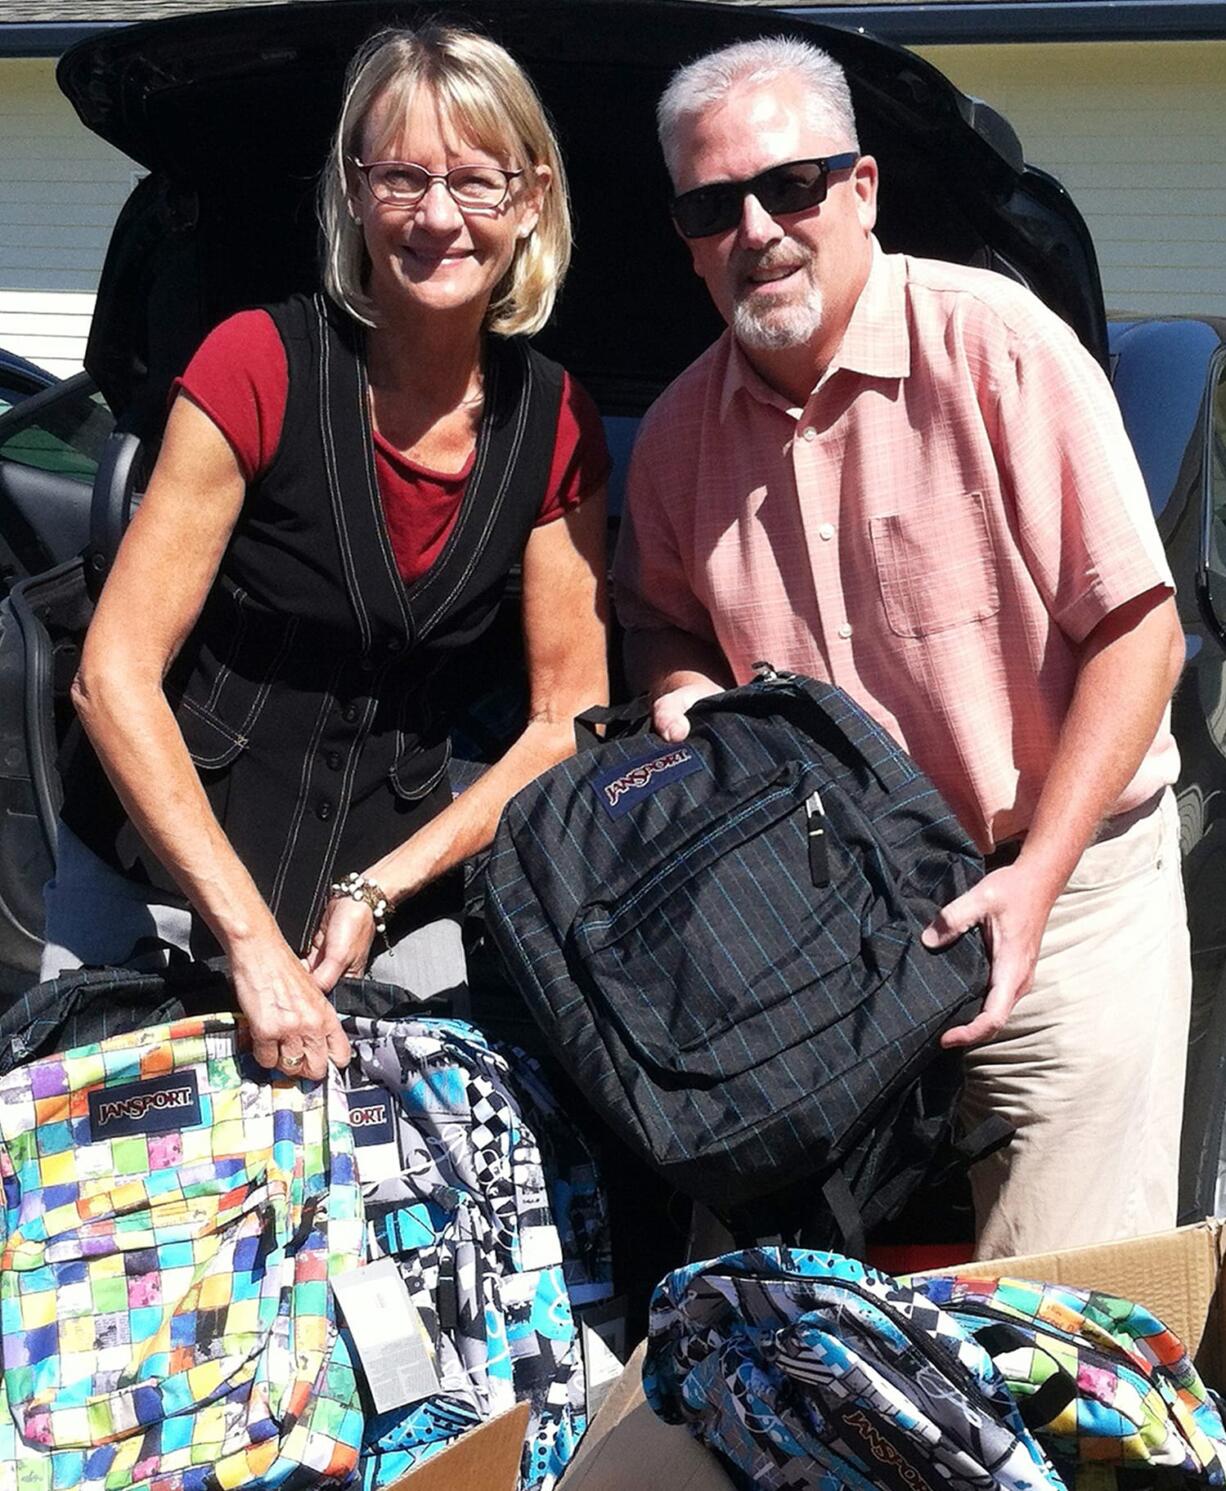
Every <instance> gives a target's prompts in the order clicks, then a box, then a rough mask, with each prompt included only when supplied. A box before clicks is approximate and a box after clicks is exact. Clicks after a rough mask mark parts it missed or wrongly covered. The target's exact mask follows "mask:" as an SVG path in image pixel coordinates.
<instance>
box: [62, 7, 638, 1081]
mask: <svg viewBox="0 0 1226 1491" xmlns="http://www.w3.org/2000/svg"><path fill="white" fill-rule="evenodd" d="M321 197H322V214H321V215H322V220H323V226H324V237H325V248H326V273H325V282H326V288H327V294H326V296H325V295H324V294H319V295H317V296H315V297H314V298H307V297H295V298H293V299H291V300H290V301H288V302H286V303H285V304H283V305H281V306H276V307H272V308H270V309H269V310H267V311H255V312H244V313H243V314H241V315H239V316H236V317H233V318H231V319H230V320H229V321H227V322H225V323H223V324H222V326H220V327H219V328H217V330H216V331H214V332H213V333H212V334H211V335H210V337H209V338H208V339H207V340H206V342H205V343H204V345H203V346H202V347H201V349H200V351H199V352H198V354H197V355H196V357H195V358H194V359H193V361H192V363H191V365H190V366H189V368H188V370H187V372H186V373H185V375H184V377H183V379H182V380H181V381H180V384H179V386H178V389H177V396H176V397H175V400H174V403H173V406H172V408H171V411H170V415H169V419H168V422H167V426H166V432H165V438H164V442H163V445H162V450H161V454H160V456H159V459H158V462H157V466H156V469H155V471H154V473H153V476H152V478H151V480H150V483H149V488H148V492H147V494H146V496H145V498H144V501H143V502H142V504H141V506H140V509H139V511H138V512H137V514H136V516H135V518H134V519H133V521H132V524H131V527H130V529H129V531H128V533H127V535H126V536H125V538H124V542H123V544H122V546H121V548H120V551H119V554H118V556H117V558H116V561H115V565H114V568H113V570H112V573H111V575H110V577H109V579H108V581H107V585H106V588H105V591H104V593H103V595H102V598H101V600H100V602H99V605H98V608H97V612H96V614H95V617H94V620H93V623H92V625H91V627H90V631H89V635H88V637H87V640H86V645H85V649H84V654H83V657H82V661H81V667H80V671H79V674H78V677H77V679H76V682H75V684H74V688H73V696H74V701H75V703H76V707H77V711H78V714H79V716H80V718H81V721H82V723H83V725H84V727H85V731H86V734H87V735H88V737H89V740H90V742H91V743H92V746H93V748H94V751H96V753H97V758H99V759H100V760H101V763H102V765H103V766H104V767H105V770H106V774H107V776H108V777H109V778H110V781H111V782H112V783H113V785H114V789H115V793H117V795H118V800H119V801H118V802H117V801H115V798H114V794H111V793H110V792H109V791H108V790H104V791H100V790H99V788H100V783H101V776H100V773H98V772H97V770H96V767H95V768H93V769H92V770H91V762H90V759H89V758H88V757H87V756H84V755H83V756H82V757H81V758H80V759H79V760H77V761H76V762H75V763H73V765H72V766H71V767H70V769H69V770H68V772H67V781H66V796H65V806H64V813H63V819H64V824H65V825H66V829H67V832H66V833H65V834H64V838H63V842H62V844H61V852H60V858H59V865H58V868H57V878H56V880H55V881H53V882H52V883H51V885H50V886H49V887H48V895H47V911H48V944H49V952H48V960H47V961H46V962H45V965H44V967H45V970H46V971H47V972H51V971H56V969H57V968H60V967H64V966H69V965H71V964H72V963H74V962H100V961H109V962H126V961H133V960H134V959H135V958H136V957H137V956H138V955H139V953H140V951H141V948H140V946H135V947H134V946H133V945H132V944H133V943H134V941H135V940H136V938H135V936H134V930H133V929H134V928H135V929H136V935H139V931H140V930H142V929H143V930H144V931H145V932H146V933H148V932H151V931H154V929H155V927H156V932H155V935H156V936H157V937H158V938H160V939H161V940H163V941H169V942H172V943H177V944H180V945H191V946H192V947H193V948H194V949H195V950H200V949H201V948H203V947H207V946H208V945H209V944H208V937H207V933H211V936H212V938H213V939H215V942H216V943H217V944H219V945H220V947H221V948H222V950H223V951H224V952H225V953H226V954H227V955H228V957H229V960H230V967H231V972H232V976H233V980H234V987H235V992H236V994H237V998H238V1002H239V1005H240V1007H241V1009H242V1010H243V1012H244V1013H245V1014H246V1016H247V1017H248V1019H249V1021H250V1024H251V1030H252V1036H253V1044H254V1052H255V1056H256V1058H257V1059H258V1060H259V1061H260V1062H261V1063H262V1064H263V1065H264V1066H267V1067H274V1066H276V1067H279V1068H281V1069H282V1070H283V1071H286V1072H288V1073H292V1074H305V1075H307V1076H310V1077H319V1076H322V1075H323V1072H324V1070H325V1066H326V1062H327V1060H328V1059H329V1058H331V1059H332V1060H334V1061H336V1062H338V1063H339V1062H344V1061H346V1060H347V1059H348V1055H349V1052H348V1045H347V1042H346V1040H345V1037H344V1035H343V1033H342V1032H341V1030H340V1028H339V1025H338V1023H337V1019H336V1016H335V1014H334V1013H333V1011H332V1009H331V1007H330V1005H329V1003H328V1001H327V999H326V998H325V997H324V994H325V992H326V991H327V990H328V989H330V988H331V987H332V985H333V984H334V983H335V981H336V980H337V978H339V977H340V976H341V975H342V974H344V973H346V972H350V973H358V972H363V971H365V969H366V967H367V963H368V960H369V958H370V956H371V952H372V947H373V946H374V940H375V937H376V932H377V931H378V930H380V929H381V928H382V927H383V925H384V924H386V927H387V934H388V937H389V939H390V940H391V941H392V942H393V943H394V944H395V946H394V948H393V956H392V961H391V966H390V969H389V967H388V965H387V960H386V958H385V959H384V961H383V962H382V963H381V962H378V961H377V962H376V965H375V969H374V971H376V972H378V973H381V974H384V975H385V976H386V975H387V974H388V973H389V972H390V973H391V975H392V976H393V977H395V978H396V979H397V981H399V982H402V983H405V984H406V985H407V986H408V987H409V988H410V989H412V990H413V991H414V992H415V993H417V994H418V995H423V994H429V993H430V992H432V991H434V990H435V989H438V988H441V987H447V986H448V985H449V984H455V983H458V982H460V981H462V979H463V962H462V953H461V951H460V948H459V940H458V926H457V924H456V920H455V918H456V916H457V915H458V886H457V884H456V882H457V880H458V867H459V866H460V865H461V862H462V861H463V860H464V859H465V858H466V857H467V856H468V855H470V854H472V853H473V852H474V851H475V850H477V849H479V848H480V847H482V846H483V845H485V844H487V843H488V842H489V840H490V839H491V837H492V835H493V830H494V826H495V824H496V821H497V817H498V814H499V812H500V810H501V808H502V806H503V804H504V803H505V802H506V800H507V799H508V798H509V797H510V796H511V795H512V794H513V793H514V792H515V791H516V790H517V789H518V788H519V787H520V786H522V785H523V784H524V783H525V782H527V781H529V780H530V779H531V778H532V777H534V776H536V775H537V774H539V773H540V772H541V771H542V770H544V769H545V768H546V767H547V766H549V765H551V764H552V763H553V762H555V761H557V760H559V759H561V758H562V757H563V756H564V755H566V754H567V753H568V751H569V750H570V749H571V748H572V746H573V737H572V734H571V718H572V716H573V715H574V714H575V713H576V712H577V711H578V710H581V709H582V708H584V707H586V706H587V705H589V704H592V703H593V702H598V701H600V700H602V699H603V698H604V697H605V696H606V691H607V680H606V673H605V651H604V649H605V638H604V605H605V602H604V591H603V576H604V552H603V545H604V530H605V516H604V493H603V483H604V479H605V477H606V475H607V469H608V456H607V452H606V451H605V449H604V444H603V436H602V434H601V431H600V423H599V418H598V416H597V415H596V413H595V410H594V408H593V407H592V405H591V403H590V400H588V399H587V398H586V395H584V394H583V393H582V391H581V390H580V389H578V388H577V387H576V386H575V385H574V384H573V383H571V381H570V380H569V379H568V378H567V376H566V375H565V374H564V373H563V372H562V370H561V369H560V368H558V367H556V365H554V364H552V363H549V362H547V361H546V360H545V359H544V358H542V357H540V356H539V355H538V354H536V353H535V352H533V351H531V350H530V349H529V348H528V346H527V344H526V342H525V341H524V340H523V334H524V333H530V332H532V331H534V330H536V329H538V328H539V327H540V326H541V325H542V324H543V323H544V321H545V320H546V318H547V317H548V315H549V312H550V309H551V307H552V304H553V299H554V296H555V294H556V291H557V288H558V285H559V283H560V281H561V278H562V275H563V273H564V271H565V267H566V263H567V260H568V257H569V250H570V229H569V217H568V211H567V205H566V198H565V187H564V181H563V176H562V167H561V162H560V159H559V154H558V149H557V145H556V142H555V140H554V138H553V136H552V134H551V132H550V130H549V127H548V125H547V123H546V121H545V118H544V115H543V113H542V110H541V106H540V103H539V100H538V99H537V97H536V95H535V93H534V92H533V90H532V87H531V84H530V83H529V82H528V80H527V79H526V77H525V76H524V74H523V73H522V72H521V70H520V69H519V67H518V66H517V65H516V63H515V62H514V61H513V60H512V59H511V58H510V57H509V56H508V54H507V53H506V52H505V51H503V49H502V48H501V47H499V46H497V45H495V44H494V43H493V42H491V41H489V40H486V39H485V38H482V37H478V36H475V35H472V34H469V33H466V32H464V31H460V30H455V29H451V28H443V27H429V28H426V29H424V30H422V31H419V32H417V33H413V32H389V33H384V34H383V35H381V36H378V37H376V38H374V39H373V40H372V41H371V42H370V43H368V44H367V46H366V47H365V48H364V49H363V50H362V52H361V53H360V54H359V55H358V57H356V58H355V59H354V62H353V64H352V65H351V68H350V73H349V78H348V82H347V89H346V95H345V102H344V106H343V109H342V113H341V119H340V123H339V126H338V129H337V133H336V138H335V143H334V151H333V155H332V159H331V162H330V164H329V167H328V169H327V172H326V177H325V180H324V182H323V185H322V192H321ZM521 560H522V566H523V588H524V602H523V629H524V643H525V649H524V650H525V656H526V659H527V667H528V682H529V692H530V714H529V721H528V724H527V727H526V728H525V730H524V732H523V733H522V735H521V736H520V737H519V738H518V740H517V741H516V742H515V743H514V744H513V745H512V747H511V748H510V749H509V750H508V751H507V753H506V754H505V755H504V756H503V757H502V759H501V760H500V761H499V762H498V763H497V764H496V765H494V766H492V767H491V768H490V769H489V771H488V772H486V774H485V775H484V776H483V777H482V778H481V779H480V780H479V781H478V782H477V783H476V784H475V785H474V786H472V787H471V788H470V789H469V790H468V791H466V792H465V793H464V794H463V795H462V796H460V797H459V798H457V799H455V800H454V801H453V800H452V798H451V793H450V789H449V787H448V783H447V772H446V763H447V756H448V750H449V747H448V726H449V719H450V716H451V713H452V711H453V709H454V701H455V699H456V696H457V675H458V674H460V675H462V660H461V659H462V653H461V649H462V648H463V647H466V646H469V645H471V644H472V643H473V642H474V641H475V640H476V639H477V638H478V637H479V636H480V635H481V633H482V632H483V631H484V630H485V629H486V627H487V626H488V625H489V624H490V623H491V622H492V620H493V619H494V615H495V612H496V610H497V606H498V601H499V597H500V595H501V593H502V589H503V585H504V582H505V578H506V575H507V572H508V571H509V569H510V568H511V566H512V565H513V564H514V563H516V562H517V561H521ZM102 785H103V786H104V784H102ZM120 803H122V808H121V807H120V805H119V804H120ZM117 872H118V873H117ZM176 887H177V888H178V891H179V892H181V895H182V896H185V897H186V903H184V902H183V901H182V900H181V898H180V897H179V896H178V895H176V891H175V888H176ZM134 905H135V906H137V907H138V908H139V911H140V912H141V913H142V915H143V917H144V921H143V922H142V921H141V920H140V919H139V918H136V919H135V920H134V918H133V917H132V916H131V911H132V908H133V906H134ZM151 918H152V920H150V919H151ZM189 922H190V925H189ZM206 929H207V933H206ZM116 939H118V941H119V943H120V944H121V946H120V947H119V948H117V947H116ZM100 950H101V952H102V956H99V951H100ZM117 954H118V955H117ZM300 954H302V956H300Z"/></svg>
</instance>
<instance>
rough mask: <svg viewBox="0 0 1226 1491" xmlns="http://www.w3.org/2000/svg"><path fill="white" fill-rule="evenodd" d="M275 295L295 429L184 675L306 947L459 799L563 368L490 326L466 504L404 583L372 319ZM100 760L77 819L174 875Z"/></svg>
mask: <svg viewBox="0 0 1226 1491" xmlns="http://www.w3.org/2000/svg"><path fill="white" fill-rule="evenodd" d="M269 314H270V315H271V316H272V318H273V320H274V322H275V323H276V326H277V329H278V331H279V332H280V335H281V339H282V341H283V343H284V345H285V351H286V356H287V359H288V364H289V395H288V400H287V403H286V409H285V422H284V425H283V427H282V433H281V440H280V444H279V446H278V448H277V453H276V455H275V457H274V458H273V461H272V463H271V465H270V466H269V468H268V470H267V471H266V472H265V473H264V474H263V475H262V476H261V477H260V478H259V479H258V480H256V481H254V482H253V483H252V484H251V485H250V487H249V488H248V492H247V497H246V500H245V502H244V505H243V511H242V514H241V516H240V518H239V521H238V523H237V525H236V526H235V529H234V533H233V536H232V538H231V541H230V544H229V546H228V548H227V550H226V553H225V556H224V558H223V560H222V563H221V568H220V571H219V573H218V577H217V580H216V582H215V583H214V585H213V587H212V589H211V591H210V593H209V596H208V599H207V601H206V603H205V606H204V609H203V611H202V612H201V615H200V618H199V620H198V622H197V624H196V626H195V628H194V629H193V631H192V633H191V635H190V637H189V638H188V640H187V642H186V644H185V645H184V647H183V650H182V652H181V653H180V655H179V657H178V658H177V659H176V661H175V663H174V666H173V667H172V669H171V671H170V674H169V676H168V678H167V683H166V692H167V696H168V698H169V699H170V702H171V707H172V709H173V710H174V713H175V717H176V719H177V720H178V723H179V727H180V729H181V730H182V732H183V737H184V739H185V740H186V742H187V746H188V750H189V751H190V752H191V756H192V760H193V761H194V763H195V765H196V767H197V770H198V771H199V773H200V777H201V781H202V782H203V783H204V786H205V790H206V792H207V793H208V797H209V801H210V803H211V805H212V807H213V810H214V812H215V813H216V814H217V817H218V819H219V821H220V823H221V825H222V827H223V828H224V829H225V831H226V834H227V835H228V837H229V839H230V842H231V843H232V844H233V845H234V848H235V850H236V851H237V852H238V855H239V858H240V859H241V860H242V861H243V863H244V864H245V865H246V867H247V869H248V870H249V871H250V873H251V875H252V877H253V878H254V880H255V882H256V885H257V886H258V887H259V889H260V892H261V894H263V895H264V897H265V898H266V899H267V901H268V904H269V906H270V907H271V909H272V911H273V914H274V915H275V916H276V918H277V921H278V923H279V925H280V927H281V930H282V931H283V932H284V934H285V936H286V939H287V940H288V941H289V943H290V944H291V946H294V947H297V948H301V947H302V946H303V945H304V944H305V942H306V940H307V939H308V938H309V937H310V935H311V933H312V931H313V930H314V927H315V924H316V922H317V920H318V917H319V914H320V910H321V908H322V906H323V903H324V900H325V898H326V895H327V890H328V885H329V883H330V881H331V880H332V879H333V878H335V875H336V874H337V873H344V872H345V871H347V870H350V869H358V870H360V869H364V868H365V867H366V866H367V865H369V864H370V863H371V862H372V861H373V860H375V859H377V858H379V857H380V856H381V855H383V854H385V853H386V852H387V851H388V850H390V849H392V848H394V847H395V846H396V845H397V844H400V843H403V842H404V840H405V839H407V838H408V837H409V836H410V835H411V834H412V833H414V832H415V831H416V830H417V829H418V828H420V827H421V826H422V824H423V823H425V822H427V821H428V820H429V819H430V818H432V817H433V816H434V815H435V814H436V813H438V812H440V811H441V810H442V808H443V807H445V806H446V804H447V802H448V801H449V800H450V789H449V787H448V783H447V762H448V759H449V756H450V741H449V738H448V728H449V715H450V708H449V707H448V702H447V700H448V695H449V693H451V692H452V691H453V687H454V675H455V672H456V667H455V664H456V654H457V652H458V651H459V650H460V649H462V648H464V647H466V646H468V645H469V644H470V643H472V642H473V641H474V640H475V639H476V638H477V637H479V636H480V635H481V634H482V632H484V631H485V629H486V628H487V627H488V626H489V625H490V624H491V622H492V621H493V620H494V617H495V615H496V613H497V609H498V605H499V601H500V599H501V597H502V593H503V589H504V586H505V582H506V577H507V574H508V571H509V570H510V569H511V568H512V566H513V565H514V564H515V563H516V562H517V561H518V560H519V559H520V557H521V556H522V554H523V550H524V545H525V543H526V542H527V539H528V536H529V534H530V532H531V530H532V526H533V523H534V521H535V519H536V516H537V513H538V512H539V509H540V505H541V501H542V499H543V496H544V492H545V487H546V484H547V481H548V477H549V471H550V466H551V462H552V456H553V449H554V443H555V439H556V432H557V419H558V409H559V405H560V401H561V390H562V370H561V369H560V368H559V367H558V366H557V365H556V364H554V363H551V362H549V361H548V360H547V359H545V358H543V357H541V356H540V355H539V354H538V353H536V352H534V351H533V350H532V349H531V348H530V347H528V346H527V345H526V343H524V342H521V341H517V340H503V339H498V338H490V339H489V343H488V348H487V367H486V380H485V413H484V418H483V421H482V425H481V431H480V435H479V437H478V441H477V451H476V456H475V459H474V464H473V468H472V473H471V475H470V477H469V479H468V483H467V486H466V488H465V492H464V497H463V501H462V503H461V506H460V511H459V515H458V517H457V519H456V522H455V526H454V528H453V530H452V532H451V534H450V536H449V537H448V539H447V541H446V543H445V545H444V548H443V550H442V552H441V554H440V555H439V557H438V558H437V559H436V561H435V562H434V564H433V565H432V566H431V568H430V569H429V570H428V571H427V573H426V574H425V575H423V576H422V577H421V578H420V579H418V580H415V581H414V582H413V583H411V584H407V585H406V584H405V582H404V581H403V580H402V579H401V577H400V574H399V572H398V570H397V567H396V562H395V557H394V555H393V553H392V547H391V542H390V540H389V538H388V533H387V526H386V524H385V522H384V517H383V506H382V502H381V499H380V496H379V492H378V489H377V487H376V484H375V464H374V443H373V438H372V433H371V426H370V418H369V413H368V408H367V393H366V391H367V380H366V366H365V357H364V336H363V333H362V332H361V330H360V328H358V327H357V326H355V324H354V323H353V322H352V321H351V320H350V319H349V318H348V317H346V316H345V315H344V314H343V313H342V312H340V311H338V310H337V309H336V308H335V307H334V306H333V305H332V304H331V302H329V301H328V300H326V299H325V297H324V296H323V295H322V294H317V295H316V296H315V297H314V298H313V299H308V298H307V297H305V296H296V297H294V298H293V299H291V300H289V301H287V302H286V303H285V304H283V305H280V306H276V307H273V308H271V310H270V312H269ZM156 600H157V598H156V597H155V596H153V597H150V603H151V604H156ZM92 757H93V753H92V751H88V750H87V749H78V750H76V751H75V752H74V753H73V755H72V759H71V760H70V761H69V763H68V766H67V769H66V785H65V804H64V812H63V816H64V821H65V822H66V823H67V824H68V825H69V827H70V828H72V829H73V831H74V832H76V833H77V834H78V835H79V836H80V837H82V838H83V839H84V840H85V842H86V843H87V844H89V845H90V846H91V847H92V848H94V850H95V851H96V852H98V853H100V854H101V855H102V856H103V857H104V858H105V859H107V860H108V861H109V862H110V863H112V864H115V865H117V866H118V867H119V868H120V869H121V870H123V871H124V872H125V873H128V874H131V875H134V876H136V877H137V878H139V879H142V880H147V881H148V882H149V883H151V884H152V885H154V886H158V887H164V888H166V889H168V890H169V889H172V888H173V887H172V886H171V883H170V881H169V880H168V877H167V875H166V871H165V870H164V869H163V868H162V867H161V865H160V864H159V863H158V862H157V860H156V859H155V857H154V856H153V855H152V854H151V853H150V852H149V851H148V849H147V848H146V847H145V846H144V844H143V843H142V842H141V840H140V839H139V837H138V836H137V835H136V833H135V830H134V829H133V828H132V827H131V825H130V824H129V823H128V822H127V820H126V818H124V816H123V814H122V810H121V809H119V807H118V802H117V799H116V798H115V797H114V794H113V792H111V791H110V789H109V786H105V787H104V784H103V783H102V782H100V780H99V778H100V776H101V773H100V770H99V769H98V767H97V763H96V758H93V760H92V761H91V760H90V759H89V758H92ZM428 904H429V900H428V898H427V901H426V902H423V910H424V907H425V906H426V905H428ZM412 906H413V903H410V904H409V908H407V909H408V911H409V913H410V914H411V912H412ZM430 914H437V908H436V907H434V906H432V905H431V906H430ZM414 919H418V918H414Z"/></svg>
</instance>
